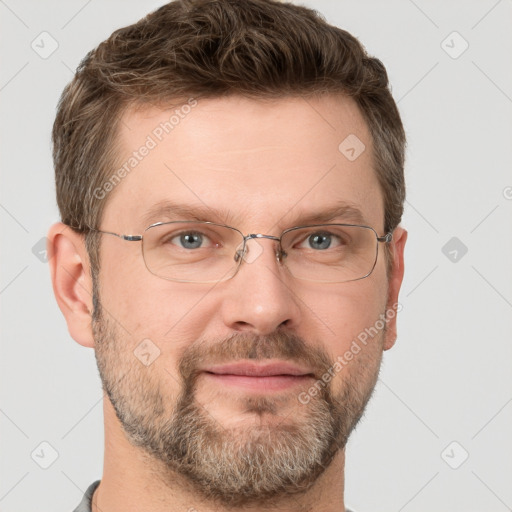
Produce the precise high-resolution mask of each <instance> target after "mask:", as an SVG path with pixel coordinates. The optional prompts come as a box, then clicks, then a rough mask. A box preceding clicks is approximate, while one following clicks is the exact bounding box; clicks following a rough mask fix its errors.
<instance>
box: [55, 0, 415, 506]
mask: <svg viewBox="0 0 512 512" xmlns="http://www.w3.org/2000/svg"><path fill="white" fill-rule="evenodd" d="M53 141H54V161H55V169H56V184H57V200H58V204H59V208H60V212H61V217H62V223H57V224H55V225H54V226H52V228H51V229H50V231H49V235H48V238H49V240H50V241H49V250H50V251H51V254H52V256H53V257H52V258H51V259H50V262H51V274H52V282H53V287H54V292H55V296H56V299H57V301H58V304H59V307H60V309H61V310H62V312H63V314H64V316H65V318H66V322H67V324H68V328H69V332H70V334H71V336H72V337H73V338H74V339H75V340H76V341H77V342H78V343H80V344H81V345H83V346H86V347H91V348H94V350H95V354H96V359H97V363H98V368H99V371H100V375H101V379H102V383H103V388H104V391H105V397H104V418H105V459H104V472H103V476H102V479H101V482H100V481H97V482H94V483H93V484H92V485H91V486H90V487H89V489H88V490H87V492H86V494H85V496H84V498H83V500H82V502H81V504H80V505H79V507H78V508H77V509H76V510H77V511H80V512H81V511H89V510H92V511H93V512H97V511H101V512H118V511H126V510H144V511H152V512H159V511H164V510H165V511H178V510H188V511H201V512H208V511H213V510H216V511H226V510H233V509H236V510H279V511H297V510H304V511H305V510H308V511H322V512H327V511H333V512H334V511H344V510H345V506H344V496H343V492H344V479H343V474H344V460H345V459H344V457H345V446H346V442H347V439H348V437H349V435H350V432H351V431H352V430H353V428H354V427H355V425H356V423H357V422H358V420H359V419H360V417H361V415H362V414H363V411H364V408H365V405H366V404H367V402H368V400H369V398H370V396H371V393H372V390H373V388H374V386H375V383H376V380H377V378H378V373H379V367H380V362H381V358H382V353H383V351H384V350H387V349H389V348H390V347H391V346H392V345H393V343H394V341H395V340H396V312H397V309H398V293H399V289H400V285H401V282H402V277H403V270H404V267H403V251H404V245H405V242H406V236H407V235H406V231H405V230H404V229H403V228H401V227H399V223H400V220H401V215H402V209H403V202H404V194H405V191H404V178H403V164H404V146H405V136H404V131H403V127H402V123H401V120H400V116H399V113H398V111H397V108H396V105H395V103H394V101H393V99H392V97H391V94H390V91H389V88H388V81H387V76H386V71H385V69H384V67H383V65H382V64H381V63H380V61H378V60H377V59H374V58H371V57H369V56H368V55H367V54H366V53H365V51H364V49H363V48H362V46H361V45H360V44H359V42H358V41H357V40H356V39H355V38H354V37H353V36H351V35H350V34H348V33H347V32H345V31H343V30H341V29H338V28H335V27H332V26H330V25H328V24H327V23H326V22H325V21H324V20H323V19H322V18H320V17H319V16H318V15H317V14H316V13H315V12H314V11H312V10H309V9H307V8H304V7H299V6H294V5H292V4H287V3H278V2H274V1H270V0H243V1H240V0H197V1H186V0H178V1H175V2H171V3H169V4H167V5H164V6H163V7H161V8H160V9H158V10H157V11H155V12H154V13H152V14H150V15H148V16H147V17H145V18H144V19H142V20H141V21H139V22H138V23H136V24H135V25H132V26H129V27H126V28H123V29H120V30H118V31H116V32H114V33H113V34H112V36H111V37H110V38H109V39H108V40H107V41H105V42H103V43H102V44H100V45H99V47H98V48H96V49H95V50H94V51H92V52H90V53H89V54H88V55H87V56H86V58H85V59H84V61H83V62H82V63H81V65H80V66H79V68H78V70H77V73H76V75H75V77H74V79H73V81H72V82H71V83H70V84H69V85H68V86H67V87H66V89H65V90H64V93H63V95H62V98H61V101H60V104H59V109H58V113H57V117H56V120H55V125H54V131H53Z"/></svg>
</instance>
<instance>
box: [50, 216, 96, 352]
mask: <svg viewBox="0 0 512 512" xmlns="http://www.w3.org/2000/svg"><path fill="white" fill-rule="evenodd" d="M47 237H48V242H47V251H48V261H49V263H50V273H51V278H52V286H53V293H54V294H55V298H56V299H57V303H58V305H59V308H60V310H61V311H62V314H63V315H64V317H65V319H66V323H67V325H68V331H69V334H70V335H71V337H72V338H73V339H74V340H75V341H76V342H77V343H79V344H80V345H83V346H84V347H91V348H92V347H94V338H93V334H92V326H91V319H92V311H93V306H92V279H91V272H90V265H89V257H88V254H87V250H86V248H85V241H84V235H82V234H80V233H77V232H75V231H73V230H72V229H71V228H70V227H69V226H66V225H65V224H63V223H62V222H58V223H56V224H54V225H53V226H52V227H51V228H50V230H49V231H48V235H47Z"/></svg>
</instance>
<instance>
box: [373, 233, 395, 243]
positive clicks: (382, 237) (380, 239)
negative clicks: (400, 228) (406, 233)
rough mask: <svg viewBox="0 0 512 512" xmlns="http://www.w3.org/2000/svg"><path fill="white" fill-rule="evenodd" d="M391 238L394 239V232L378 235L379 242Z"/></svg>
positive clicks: (388, 240) (389, 240)
mask: <svg viewBox="0 0 512 512" xmlns="http://www.w3.org/2000/svg"><path fill="white" fill-rule="evenodd" d="M391 240H393V233H391V232H390V233H386V234H385V235H384V236H378V237H377V242H391Z"/></svg>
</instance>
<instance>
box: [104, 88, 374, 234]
mask: <svg viewBox="0 0 512 512" xmlns="http://www.w3.org/2000/svg"><path fill="white" fill-rule="evenodd" d="M118 147H119V149H118V153H119V159H118V165H117V167H116V169H114V172H113V174H121V175H122V178H121V179H118V180H115V181H116V184H115V186H114V187H112V190H111V191H109V192H108V196H107V197H106V199H107V201H108V203H107V206H106V209H105V213H104V219H103V220H104V222H103V223H102V224H103V226H107V227H109V229H110V228H112V227H115V228H116V229H123V230H131V231H133V230H134V229H136V228H137V229H139V230H140V229H143V228H144V227H147V225H148V224H149V223H150V222H157V221H162V220H165V217H161V218H158V216H159V215H167V214H168V213H169V212H170V211H171V210H172V206H173V205H180V207H181V210H180V211H179V214H180V215H181V216H183V215H185V214H186V213H187V211H188V210H190V212H188V213H190V214H193V211H194V210H198V211H199V210H200V216H201V218H204V217H208V218H204V220H213V221H222V222H224V223H229V224H232V225H236V227H239V228H241V229H244V230H245V229H247V230H251V229H253V228H254V229H256V230H260V231H261V230H262V229H264V228H267V229H269V228H270V227H274V226H279V227H282V228H283V229H284V228H286V227H290V226H291V225H295V224H294V222H295V221H296V220H299V219H300V220H301V221H303V222H305V223H307V222H308V216H310V217H311V218H312V219H313V218H315V216H316V217H318V218H321V215H322V212H323V211H327V210H329V211H331V212H332V211H333V210H334V209H335V208H336V207H340V206H341V207H342V209H343V208H345V210H346V211H347V212H351V213H352V214H354V212H355V215H352V219H355V218H356V217H357V211H359V213H360V215H359V220H361V221H364V222H365V223H367V224H369V225H372V226H373V227H375V228H376V229H377V230H379V231H380V230H381V228H382V224H383V200H382V194H381V192H380V187H379V185H378V181H377V177H376V174H375V171H374V169H373V158H372V141H371V137H370V134H369V130H368V127H367V125H366V123H365V121H364V119H363V117H362V115H361V113H360V111H359V109H358V107H357V105H356V104H355V102H354V101H353V100H351V99H350V98H346V97H343V96H340V95H328V96H323V97H316V98H311V97H310V98H302V97H287V98H282V99H278V100H271V101H270V100H265V101H262V100H254V99H248V98H243V97H239V96H230V97H226V98H212V99H201V100H197V101H196V100H189V101H188V102H187V100H184V101H180V102H176V103H174V104H173V105H171V106H169V107H168V108H167V107H166V108H156V107H151V108H144V109H140V108H139V109H130V110H128V111H126V112H125V113H124V115H123V118H122V122H121V124H120V129H119V133H118ZM121 169H123V170H124V172H123V171H121V172H119V171H120V170H121ZM166 203H168V204H166ZM187 209H188V210H187ZM171 213H172V212H171ZM198 215H199V214H198ZM319 216H320V217H319ZM340 220H343V219H340Z"/></svg>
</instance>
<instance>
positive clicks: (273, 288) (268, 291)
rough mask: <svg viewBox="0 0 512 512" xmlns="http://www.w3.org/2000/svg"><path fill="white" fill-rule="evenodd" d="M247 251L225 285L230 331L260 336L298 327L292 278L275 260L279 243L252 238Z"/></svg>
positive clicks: (225, 310)
mask: <svg viewBox="0 0 512 512" xmlns="http://www.w3.org/2000/svg"><path fill="white" fill-rule="evenodd" d="M247 249H248V251H247V255H246V258H244V261H243V262H242V264H241V266H240V268H239V270H238V272H237V274H236V275H235V276H234V277H233V278H231V279H230V280H228V281H226V282H225V283H224V285H225V294H226V295H225V297H224V300H222V303H221V304H222V305H221V309H222V311H221V314H222V318H223V321H224V324H225V325H226V326H227V327H228V328H229V329H231V330H235V331H250V332H253V333H254V334H260V335H265V334H270V333H272V332H274V331H275V330H277V329H279V328H283V327H287V328H294V327H296V326H297V324H298V323H299V320H300V308H299V301H298V299H297V296H296V295H295V293H294V290H293V287H294V283H293V278H291V276H290V274H289V273H288V271H287V270H286V269H285V268H283V267H282V265H281V264H280V263H279V262H278V259H277V257H276V252H277V243H276V242H275V241H273V240H264V239H258V240H253V239H249V240H248V241H247Z"/></svg>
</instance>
